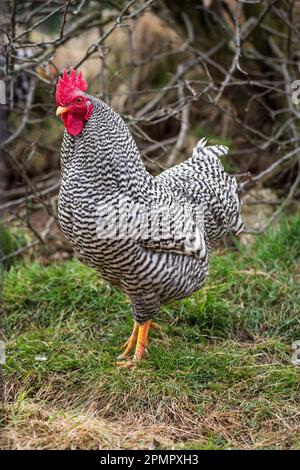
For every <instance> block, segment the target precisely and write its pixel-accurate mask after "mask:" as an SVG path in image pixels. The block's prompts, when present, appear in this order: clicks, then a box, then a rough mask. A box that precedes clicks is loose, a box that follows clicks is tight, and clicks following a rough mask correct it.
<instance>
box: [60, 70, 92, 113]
mask: <svg viewBox="0 0 300 470" xmlns="http://www.w3.org/2000/svg"><path fill="white" fill-rule="evenodd" d="M87 88H88V84H87V82H86V81H85V80H84V79H83V78H82V72H81V70H80V72H79V73H78V75H76V72H75V70H74V69H73V68H72V69H71V72H70V75H68V73H67V71H66V69H64V71H63V76H62V78H61V77H59V78H58V83H57V86H56V103H57V104H58V105H63V104H65V103H67V102H68V101H69V100H70V98H71V97H72V95H73V93H74V91H75V90H78V89H79V90H81V91H83V92H86V90H87Z"/></svg>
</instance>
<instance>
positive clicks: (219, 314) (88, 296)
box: [1, 216, 300, 449]
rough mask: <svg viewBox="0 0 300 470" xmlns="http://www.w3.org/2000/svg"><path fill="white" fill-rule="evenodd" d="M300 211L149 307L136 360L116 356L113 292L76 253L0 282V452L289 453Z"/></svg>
mask: <svg viewBox="0 0 300 470" xmlns="http://www.w3.org/2000/svg"><path fill="white" fill-rule="evenodd" d="M299 233H300V217H299V216H294V217H292V218H291V219H290V220H289V221H288V222H282V224H281V225H280V227H279V228H278V230H276V231H274V229H273V230H271V231H269V232H268V233H267V234H266V235H265V236H263V237H261V238H258V239H257V241H256V243H255V244H254V245H253V246H251V247H250V248H244V247H241V246H239V245H236V247H235V249H234V250H231V251H229V250H228V251H219V252H217V253H216V254H215V256H214V257H213V261H212V265H211V269H210V277H209V280H208V281H207V283H206V285H205V287H204V288H203V289H202V290H201V291H200V292H198V293H197V294H195V295H194V296H192V297H191V298H189V299H187V300H185V301H182V302H178V303H175V304H172V305H169V306H167V307H164V308H163V309H162V311H161V316H160V318H159V319H158V320H159V321H160V324H161V325H162V326H163V331H162V332H161V333H156V334H152V339H151V342H150V348H149V353H150V354H149V357H148V358H147V360H145V361H144V362H143V363H142V364H141V365H140V366H139V367H138V368H137V369H136V370H133V371H132V370H124V369H117V368H116V367H115V359H116V357H117V355H118V353H119V352H120V346H121V344H122V342H123V341H124V340H125V339H126V338H127V336H128V335H129V334H130V331H131V327H132V321H131V316H130V305H129V303H128V301H127V300H126V298H125V297H124V296H123V295H122V294H120V293H119V292H117V291H116V290H114V289H110V288H109V287H108V286H107V285H106V284H104V283H102V282H101V280H99V278H98V276H97V273H96V272H95V271H93V270H91V269H89V268H88V267H86V266H84V265H82V264H81V263H79V262H78V261H76V260H71V261H68V262H65V263H63V264H52V265H49V266H43V265H40V264H37V263H33V264H31V263H30V264H29V263H28V262H19V263H18V264H17V265H15V266H12V267H10V269H9V270H8V271H7V272H6V273H5V279H4V281H5V282H4V311H5V316H4V321H3V323H4V325H3V326H4V330H5V339H6V347H7V363H6V365H5V374H6V380H7V416H6V422H5V428H4V431H3V432H2V437H1V448H23V449H24V448H29V449H37V448H39V449H40V448H42V449H46V448H52V449H53V448H58V449H63V448H93V449H97V448H122V449H124V448H134V449H136V448H148V447H149V446H153V445H154V444H153V442H154V443H155V445H156V446H159V447H161V448H173V449H182V448H184V449H228V448H239V449H241V448H251V449H259V448H280V449H283V448H294V449H299V448H300V440H299V430H300V420H299V407H298V403H299V369H298V368H297V366H295V365H293V364H292V363H291V355H292V348H291V346H292V342H293V341H295V340H297V339H300V321H299V304H300V298H299V297H300V293H299V292H300V289H299V277H300V269H299V268H300V264H299V260H300V258H299V254H300V238H299Z"/></svg>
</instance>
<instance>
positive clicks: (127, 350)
mask: <svg viewBox="0 0 300 470" xmlns="http://www.w3.org/2000/svg"><path fill="white" fill-rule="evenodd" d="M138 332H139V324H138V323H137V322H134V325H133V330H132V333H131V336H130V337H129V338H128V340H127V341H126V343H125V344H124V345H123V348H125V351H124V352H123V353H122V354H120V356H118V359H125V358H126V357H128V355H129V353H130V352H131V350H132V349H133V347H134V345H135V343H136V340H137V337H138Z"/></svg>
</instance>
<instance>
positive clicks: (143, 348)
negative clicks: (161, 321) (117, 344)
mask: <svg viewBox="0 0 300 470" xmlns="http://www.w3.org/2000/svg"><path fill="white" fill-rule="evenodd" d="M150 328H153V329H155V330H158V329H160V326H159V325H158V324H157V323H154V322H152V321H151V320H147V321H145V323H143V324H142V325H139V324H138V323H137V322H135V323H134V326H133V330H132V333H131V336H130V338H129V339H128V340H127V341H126V343H125V344H124V346H123V347H124V348H125V351H124V352H123V353H122V354H121V355H120V356H119V357H118V360H120V361H122V359H126V358H128V356H129V354H130V352H131V351H132V349H133V348H134V345H135V344H136V348H135V353H134V356H133V359H132V360H130V361H122V362H119V363H118V367H127V368H132V367H135V365H136V363H137V362H138V361H140V360H141V359H142V358H143V357H144V356H145V354H146V353H147V346H148V334H149V330H150Z"/></svg>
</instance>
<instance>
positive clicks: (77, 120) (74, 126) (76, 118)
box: [62, 112, 84, 135]
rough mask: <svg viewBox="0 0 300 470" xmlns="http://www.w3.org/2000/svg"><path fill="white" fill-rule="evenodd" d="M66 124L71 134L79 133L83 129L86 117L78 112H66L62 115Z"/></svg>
mask: <svg viewBox="0 0 300 470" xmlns="http://www.w3.org/2000/svg"><path fill="white" fill-rule="evenodd" d="M62 120H63V122H64V125H65V127H66V129H67V131H68V132H69V134H71V135H78V134H80V132H81V131H82V128H83V124H84V119H83V117H82V116H80V115H79V114H77V113H72V112H68V113H64V114H63V115H62Z"/></svg>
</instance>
